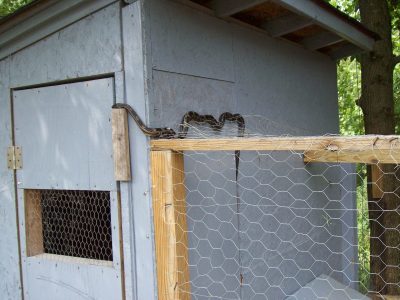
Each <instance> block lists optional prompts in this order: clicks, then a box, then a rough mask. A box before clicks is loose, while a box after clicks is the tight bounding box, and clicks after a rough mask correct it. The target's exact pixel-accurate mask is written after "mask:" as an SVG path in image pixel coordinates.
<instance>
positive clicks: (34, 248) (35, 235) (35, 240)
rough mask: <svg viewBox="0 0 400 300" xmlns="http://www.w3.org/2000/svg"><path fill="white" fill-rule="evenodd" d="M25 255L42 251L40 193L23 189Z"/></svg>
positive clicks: (33, 254) (32, 254)
mask: <svg viewBox="0 0 400 300" xmlns="http://www.w3.org/2000/svg"><path fill="white" fill-rule="evenodd" d="M24 202H25V235H26V256H35V255H38V254H42V253H44V245H43V227H42V226H43V222H42V206H41V193H40V191H39V190H24Z"/></svg>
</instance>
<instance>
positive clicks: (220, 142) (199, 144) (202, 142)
mask: <svg viewBox="0 0 400 300" xmlns="http://www.w3.org/2000/svg"><path fill="white" fill-rule="evenodd" d="M399 138H400V137H399V136H375V135H371V136H353V137H342V136H309V137H264V138H222V139H183V140H182V139H177V140H154V141H152V142H151V147H152V149H169V150H174V151H218V150H219V151H234V150H242V151H246V150H248V151H300V152H301V151H302V152H304V153H305V157H306V161H326V162H348V163H351V162H353V163H355V162H360V163H371V164H375V163H378V162H379V163H395V164H397V163H400V140H399Z"/></svg>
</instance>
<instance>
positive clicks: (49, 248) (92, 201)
mask: <svg viewBox="0 0 400 300" xmlns="http://www.w3.org/2000/svg"><path fill="white" fill-rule="evenodd" d="M25 211H26V223H27V232H26V234H27V250H28V256H29V255H36V254H40V253H49V254H56V255H63V256H72V257H79V258H88V259H96V260H104V261H112V260H113V255H112V235H111V208H110V192H107V191H77V190H26V191H25Z"/></svg>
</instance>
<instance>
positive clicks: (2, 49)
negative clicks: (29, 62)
mask: <svg viewBox="0 0 400 300" xmlns="http://www.w3.org/2000/svg"><path fill="white" fill-rule="evenodd" d="M54 2H55V3H53V4H52V5H50V6H49V7H47V6H46V10H44V11H41V12H38V13H37V14H35V15H34V16H32V17H30V18H28V19H25V20H23V21H22V22H18V23H17V24H16V25H15V26H13V27H12V29H10V30H8V31H5V32H3V33H0V41H1V42H0V59H2V58H4V57H6V56H7V55H10V54H12V53H15V52H17V51H18V50H21V49H22V48H24V47H26V46H28V45H31V44H33V43H35V42H37V41H39V40H40V39H42V38H44V37H46V36H48V35H49V34H52V33H54V32H57V31H59V30H61V29H62V28H64V27H66V26H68V25H70V24H72V23H74V22H76V21H78V20H79V19H81V18H83V17H85V16H87V15H88V14H90V13H93V12H95V11H97V10H99V9H101V8H102V7H104V6H107V5H109V4H111V3H113V2H116V0H100V1H99V0H90V1H82V0H63V1H54Z"/></svg>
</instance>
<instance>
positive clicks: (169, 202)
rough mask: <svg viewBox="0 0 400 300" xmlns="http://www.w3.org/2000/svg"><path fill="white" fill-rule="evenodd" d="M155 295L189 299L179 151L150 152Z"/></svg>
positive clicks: (167, 298) (184, 209) (184, 195)
mask: <svg viewBox="0 0 400 300" xmlns="http://www.w3.org/2000/svg"><path fill="white" fill-rule="evenodd" d="M151 177H152V196H153V212H154V234H155V247H156V262H157V282H158V297H159V299H165V300H188V299H190V281H189V280H190V277H189V266H188V264H189V261H188V239H187V224H186V193H185V186H184V179H185V178H184V177H185V176H184V165H183V154H182V153H176V152H173V151H169V150H167V151H152V152H151Z"/></svg>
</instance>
